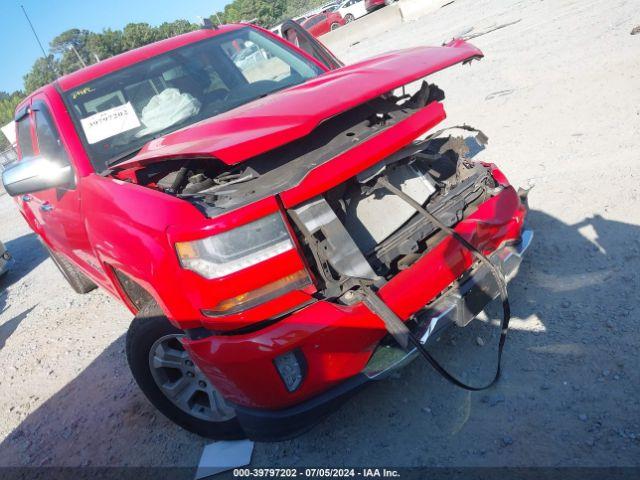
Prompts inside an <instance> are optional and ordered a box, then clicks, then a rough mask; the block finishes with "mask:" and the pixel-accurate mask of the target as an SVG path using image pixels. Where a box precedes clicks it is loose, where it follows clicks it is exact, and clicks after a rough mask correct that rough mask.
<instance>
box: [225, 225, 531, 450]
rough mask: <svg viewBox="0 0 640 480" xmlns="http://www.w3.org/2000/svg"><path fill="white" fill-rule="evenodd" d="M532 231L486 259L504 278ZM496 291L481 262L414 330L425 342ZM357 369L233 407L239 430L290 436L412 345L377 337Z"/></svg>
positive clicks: (411, 355) (258, 436)
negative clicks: (308, 388) (302, 391)
mask: <svg viewBox="0 0 640 480" xmlns="http://www.w3.org/2000/svg"><path fill="white" fill-rule="evenodd" d="M532 239H533V231H532V230H528V229H524V230H523V231H522V237H521V240H520V242H519V243H517V244H513V243H511V244H508V245H505V246H503V247H501V248H499V249H498V250H496V251H495V252H494V253H493V254H492V255H491V256H490V259H491V261H492V262H493V263H494V264H495V265H497V266H499V268H500V270H501V271H502V273H503V274H504V275H505V278H506V279H507V281H509V280H511V279H512V278H514V277H515V276H516V274H517V273H518V269H519V267H520V263H521V262H522V256H523V254H524V253H525V251H526V250H527V249H528V248H529V246H530V245H531V241H532ZM498 296H499V290H498V286H497V284H496V282H495V279H494V278H493V276H492V275H491V273H490V272H489V270H488V268H487V267H486V266H484V265H482V266H478V267H477V268H475V269H473V270H472V271H471V272H470V273H469V275H467V278H466V279H464V280H463V281H461V282H460V283H459V284H458V285H455V286H452V288H450V289H449V290H448V291H447V292H445V293H444V294H443V295H442V296H441V297H440V298H439V299H437V300H436V301H434V302H432V303H431V304H430V305H428V306H427V307H425V309H424V310H423V311H422V312H419V313H418V314H417V315H416V317H417V320H418V321H417V326H416V327H415V328H414V333H415V334H417V335H418V336H419V338H420V339H421V342H422V343H423V344H426V343H428V342H429V340H430V339H432V338H435V337H436V336H437V334H438V333H440V332H442V331H443V330H444V329H446V328H447V327H450V326H452V325H459V326H466V325H467V324H468V323H469V322H470V321H471V320H473V318H475V316H476V315H478V313H480V312H481V311H482V310H483V309H484V308H485V307H486V305H487V304H488V303H489V302H491V301H492V300H493V299H495V298H497V297H498ZM383 343H384V345H381V346H379V347H378V348H377V349H376V351H375V352H374V354H373V355H372V356H371V359H370V360H369V362H368V363H367V365H366V367H365V368H364V369H363V371H362V372H361V373H359V374H357V375H355V376H353V377H351V378H349V379H347V380H346V381H344V382H342V383H341V384H339V385H338V386H336V387H334V388H332V389H330V390H328V391H326V392H323V393H322V394H320V395H318V396H316V397H314V398H312V399H311V400H308V401H305V402H302V403H300V404H298V405H295V406H293V407H290V408H285V409H281V410H262V409H253V408H245V407H240V406H236V412H237V415H238V420H239V421H240V424H241V425H242V427H243V429H244V430H245V433H246V434H247V435H248V436H249V437H250V438H252V439H254V440H259V441H275V440H283V439H286V438H290V437H293V436H296V435H298V434H300V433H302V432H304V431H306V430H308V429H309V428H311V427H312V426H313V425H315V423H317V422H318V421H319V420H320V419H322V418H323V417H324V416H326V415H327V414H329V413H331V412H332V411H334V410H335V409H336V408H337V407H338V406H340V405H341V404H342V403H343V402H344V401H345V400H347V399H348V398H349V397H350V396H352V395H353V394H355V393H356V392H357V391H358V390H359V389H360V388H362V387H363V386H364V385H366V384H367V383H369V382H370V381H373V380H379V379H382V378H385V377H386V376H387V375H389V374H390V373H391V372H393V371H394V370H397V369H399V368H402V367H404V366H406V365H407V364H408V363H410V362H411V361H412V360H414V359H415V358H416V357H417V355H418V352H417V351H416V349H415V348H411V349H410V350H408V351H405V350H403V349H401V348H400V347H399V345H397V343H395V342H393V341H390V342H383Z"/></svg>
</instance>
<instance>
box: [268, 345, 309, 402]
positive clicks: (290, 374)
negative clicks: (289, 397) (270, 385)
mask: <svg viewBox="0 0 640 480" xmlns="http://www.w3.org/2000/svg"><path fill="white" fill-rule="evenodd" d="M273 363H274V365H275V366H276V370H277V371H278V374H279V375H280V378H282V381H283V382H284V386H285V387H286V388H287V390H288V391H290V392H295V391H296V390H297V389H298V388H299V387H300V385H301V384H302V381H303V380H304V377H305V375H306V373H307V372H306V370H307V364H306V361H305V359H304V355H303V354H302V352H301V351H300V350H293V351H291V352H288V353H285V354H284V355H280V356H278V357H276V358H275V359H274V360H273Z"/></svg>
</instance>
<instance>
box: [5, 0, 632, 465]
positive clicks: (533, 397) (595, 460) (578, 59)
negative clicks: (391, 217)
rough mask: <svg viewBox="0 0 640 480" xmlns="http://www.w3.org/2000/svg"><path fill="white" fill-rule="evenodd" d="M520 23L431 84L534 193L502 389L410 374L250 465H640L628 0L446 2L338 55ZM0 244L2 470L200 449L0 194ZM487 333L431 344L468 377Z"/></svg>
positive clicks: (147, 460) (423, 369) (109, 308)
mask: <svg viewBox="0 0 640 480" xmlns="http://www.w3.org/2000/svg"><path fill="white" fill-rule="evenodd" d="M516 20H520V21H519V22H517V23H515V24H512V25H510V26H508V27H505V28H503V29H500V30H496V31H494V32H492V33H488V34H486V35H482V36H479V37H477V38H475V39H474V40H473V42H474V43H475V44H476V45H477V46H479V47H480V48H481V49H482V50H483V51H484V52H485V55H486V58H485V59H483V60H482V61H481V62H474V63H473V64H472V65H471V66H459V67H455V68H453V69H451V70H449V71H446V72H442V73H440V74H438V75H436V76H434V77H433V78H432V80H435V81H436V83H438V85H439V86H440V87H442V88H444V90H445V91H446V93H447V101H446V105H447V108H448V112H449V120H448V121H447V122H448V124H450V125H454V124H458V123H463V122H464V123H468V124H471V125H474V126H477V127H479V128H482V129H483V130H484V131H485V132H486V133H487V134H488V135H489V137H490V143H489V148H488V149H487V150H486V151H485V152H483V154H482V155H484V156H485V158H486V159H490V160H492V161H495V162H496V163H499V164H500V166H501V167H502V169H503V170H504V171H505V173H506V174H507V175H508V176H509V177H510V179H511V180H512V182H513V183H514V184H515V185H527V184H529V183H535V188H534V190H533V191H532V193H531V195H530V204H531V208H532V211H531V214H530V217H529V223H530V225H531V226H532V227H533V228H534V229H535V231H536V238H535V243H534V244H533V246H532V247H531V249H530V255H529V256H528V258H527V259H526V261H525V262H524V264H523V267H522V269H521V272H520V275H519V276H518V277H517V278H516V279H515V280H514V281H513V283H512V284H511V287H510V294H511V298H512V310H513V312H514V316H515V318H514V320H513V322H512V325H513V328H512V331H511V334H510V338H509V341H508V344H507V347H506V352H505V367H504V377H503V379H502V380H501V381H500V383H499V384H498V385H497V386H496V387H495V388H493V389H492V390H490V391H488V392H484V393H468V392H465V391H462V390H460V389H457V388H455V387H453V386H451V385H449V384H447V383H446V382H445V381H444V380H442V379H441V378H440V377H439V376H438V374H436V373H435V372H434V371H433V370H432V369H431V368H430V367H429V366H427V365H426V364H425V363H423V362H421V361H418V362H414V363H413V364H412V365H410V366H409V367H407V368H406V369H405V370H403V371H402V372H401V373H399V374H398V375H396V376H395V377H394V378H391V379H388V380H386V381H383V382H380V383H377V384H375V385H372V386H371V387H370V388H367V389H366V390H364V391H362V392H361V393H360V394H358V395H357V396H356V397H355V398H353V399H352V400H351V401H350V402H349V403H347V404H346V405H345V406H344V407H343V408H342V409H341V410H339V411H338V412H337V413H336V414H334V415H333V416H331V417H329V418H328V419H326V420H325V421H323V422H322V423H321V424H320V425H318V426H317V427H315V428H314V429H313V430H312V431H310V432H308V433H307V434H305V435H303V436H301V437H299V438H296V439H294V440H290V441H287V442H282V443H278V444H257V445H256V447H255V451H254V456H253V465H256V466H257V465H261V466H266V465H281V466H288V465H329V466H340V465H366V466H370V465H389V466H390V465H395V466H422V465H428V466H503V465H508V466H553V467H556V466H640V408H639V407H640V404H639V403H640V401H639V400H638V392H640V371H639V370H638V343H639V342H638V340H639V336H640V333H639V330H638V327H637V325H638V317H639V314H640V306H639V302H638V293H637V292H638V289H639V287H640V285H639V284H640V277H639V273H638V272H639V271H640V209H639V208H638V207H639V206H640V199H639V194H640V163H639V161H640V158H639V156H640V149H639V147H638V143H637V142H638V138H639V134H640V89H638V85H640V55H639V53H640V36H632V35H630V33H631V31H632V29H633V28H634V27H635V26H636V25H638V24H640V11H639V10H638V4H637V2H636V1H623V0H618V1H589V0H575V1H537V2H531V1H521V2H499V1H490V0H482V1H463V0H456V1H455V2H453V3H452V4H450V5H448V6H446V7H445V8H442V9H440V10H439V11H437V12H435V13H434V14H432V15H429V16H428V17H425V18H423V19H421V20H419V21H416V22H412V23H408V24H404V25H403V26H402V27H398V28H397V29H394V30H391V31H388V32H386V33H384V34H383V35H379V36H377V37H376V38H370V39H363V41H362V42H360V43H359V44H357V45H355V46H353V47H352V48H351V49H350V50H349V51H346V52H336V53H337V54H338V55H339V56H341V57H342V58H343V59H345V60H347V61H348V62H351V61H354V60H356V59H360V58H363V57H366V56H369V55H373V54H376V53H378V52H382V51H385V50H388V49H391V48H400V47H405V46H410V45H417V44H440V43H442V41H444V40H448V39H450V38H451V37H453V36H455V35H456V34H460V33H465V32H469V29H470V28H472V27H473V30H471V31H470V32H471V34H473V33H477V32H482V31H484V30H487V29H490V28H491V27H492V26H496V25H499V24H503V23H510V22H514V21H516ZM0 239H1V240H2V241H4V243H5V244H6V246H7V248H8V249H9V250H10V251H11V252H12V253H13V254H14V256H15V257H16V261H15V263H14V265H13V269H12V270H11V271H10V272H9V273H8V275H7V276H6V277H5V278H3V279H0V289H1V290H0V372H1V375H0V411H2V412H4V413H3V415H2V416H1V418H0V442H1V444H0V466H9V465H14V466H19V465H31V466H38V465H67V466H77V465H103V466H104V465H109V466H120V465H139V466H151V465H154V466H159V465H167V466H168V465H174V466H193V465H195V464H196V463H197V461H198V458H199V455H200V452H201V448H202V446H203V445H204V444H205V441H203V440H202V439H200V438H198V437H196V436H194V435H191V434H188V433H186V432H184V431H182V430H180V429H179V428H178V427H176V426H174V425H173V424H171V423H170V422H169V421H167V420H166V419H165V418H164V417H162V416H161V415H159V414H158V413H157V412H156V411H155V410H154V409H153V408H152V407H151V405H150V404H149V403H148V402H147V401H146V399H145V398H144V397H143V396H142V394H141V393H140V392H139V391H138V389H137V387H136V386H135V384H134V382H133V380H132V377H131V375H130V373H129V371H128V368H127V365H126V360H125V356H124V334H125V331H126V329H127V325H128V323H129V322H130V320H131V315H130V314H129V312H128V311H127V310H125V309H124V308H123V307H122V306H120V305H119V304H118V303H117V302H116V301H115V300H113V299H111V298H110V297H108V296H107V295H106V294H105V293H102V292H100V291H94V292H92V293H90V294H88V295H85V296H78V295H75V294H74V293H73V292H72V291H71V289H70V288H69V287H67V286H66V285H65V284H64V282H63V280H62V277H61V276H60V275H59V273H58V272H57V271H56V269H55V267H54V265H53V263H52V262H51V261H50V260H49V259H48V258H47V257H46V255H45V252H44V251H43V249H42V248H41V247H40V246H39V244H38V242H37V240H36V238H35V237H34V235H33V234H32V233H30V231H29V230H28V229H27V227H26V224H25V223H24V222H23V221H22V219H21V218H20V217H19V215H18V213H17V211H16V209H15V208H14V207H13V205H12V202H11V201H10V199H9V198H8V197H7V195H0ZM494 330H495V329H494V328H492V327H491V326H490V323H488V322H484V323H483V322H474V324H472V326H471V327H470V328H467V329H463V330H460V331H452V332H451V333H449V334H447V335H445V336H443V337H442V339H441V340H440V342H439V343H438V345H437V346H436V348H435V350H434V352H435V354H436V355H438V356H439V357H440V358H443V359H444V360H445V361H446V363H447V364H448V365H450V366H451V368H452V369H454V370H455V371H457V372H459V373H461V374H462V373H463V372H464V373H465V374H466V375H467V378H468V379H469V380H470V381H474V382H480V381H481V380H482V379H483V378H487V377H488V376H489V375H490V367H491V362H492V361H493V355H494V348H495V343H496V340H497V332H495V331H494ZM478 337H481V338H482V340H483V341H484V346H481V345H479V343H483V342H480V341H478ZM485 359H486V361H484V360H485Z"/></svg>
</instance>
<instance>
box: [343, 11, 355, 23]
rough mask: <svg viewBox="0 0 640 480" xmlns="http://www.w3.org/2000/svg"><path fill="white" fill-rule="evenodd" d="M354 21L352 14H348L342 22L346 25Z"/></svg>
mask: <svg viewBox="0 0 640 480" xmlns="http://www.w3.org/2000/svg"><path fill="white" fill-rule="evenodd" d="M354 20H355V17H354V16H353V15H352V14H350V13H348V14H347V15H346V16H345V17H344V21H345V22H346V23H351V22H353V21H354Z"/></svg>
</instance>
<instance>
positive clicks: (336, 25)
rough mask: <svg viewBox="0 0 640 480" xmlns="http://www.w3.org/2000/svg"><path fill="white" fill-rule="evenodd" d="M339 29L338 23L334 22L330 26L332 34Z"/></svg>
mask: <svg viewBox="0 0 640 480" xmlns="http://www.w3.org/2000/svg"><path fill="white" fill-rule="evenodd" d="M338 28H340V24H339V23H338V22H334V23H332V24H331V31H332V32H333V31H334V30H336V29H338Z"/></svg>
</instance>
